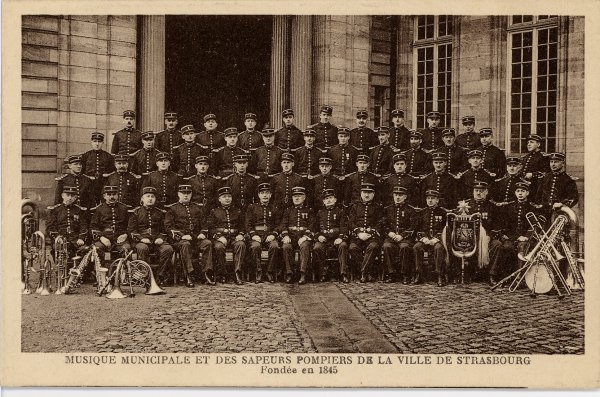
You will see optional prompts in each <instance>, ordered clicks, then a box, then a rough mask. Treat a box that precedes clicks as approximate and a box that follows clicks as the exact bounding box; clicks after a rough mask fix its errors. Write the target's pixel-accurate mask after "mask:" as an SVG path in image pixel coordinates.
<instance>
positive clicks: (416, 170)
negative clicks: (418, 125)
mask: <svg viewBox="0 0 600 397" xmlns="http://www.w3.org/2000/svg"><path fill="white" fill-rule="evenodd" d="M422 141H423V134H422V133H421V132H420V131H414V130H413V131H411V132H410V149H409V150H407V151H406V152H404V154H405V155H406V172H407V173H408V174H410V175H412V176H415V177H420V176H423V175H425V174H427V173H428V172H430V171H431V162H430V161H429V155H428V154H427V153H426V152H425V150H423V148H422V147H421V142H422Z"/></svg>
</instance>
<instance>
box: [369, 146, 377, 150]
mask: <svg viewBox="0 0 600 397" xmlns="http://www.w3.org/2000/svg"><path fill="white" fill-rule="evenodd" d="M377 146H379V145H375V146H371V147H369V150H373V149H375V148H376V147H377Z"/></svg>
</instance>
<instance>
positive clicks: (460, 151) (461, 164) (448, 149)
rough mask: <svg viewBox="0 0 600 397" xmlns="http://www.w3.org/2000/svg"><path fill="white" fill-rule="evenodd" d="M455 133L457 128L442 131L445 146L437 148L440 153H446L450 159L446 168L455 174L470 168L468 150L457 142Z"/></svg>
mask: <svg viewBox="0 0 600 397" xmlns="http://www.w3.org/2000/svg"><path fill="white" fill-rule="evenodd" d="M455 135H456V130H455V129H454V128H445V129H444V130H443V131H442V140H443V141H444V146H442V147H440V148H439V149H438V150H437V151H438V152H440V153H445V154H446V158H447V159H448V164H447V166H446V169H447V170H448V172H449V173H451V174H454V175H456V174H458V173H459V172H462V171H466V170H467V168H469V161H468V160H467V150H466V149H464V148H463V147H462V146H459V145H457V144H456V139H455Z"/></svg>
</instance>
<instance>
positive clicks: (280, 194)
mask: <svg viewBox="0 0 600 397" xmlns="http://www.w3.org/2000/svg"><path fill="white" fill-rule="evenodd" d="M294 161H295V158H294V155H293V154H292V153H287V152H286V153H283V154H282V155H281V169H282V171H281V172H280V173H279V174H277V175H275V176H273V179H271V187H272V188H273V203H274V204H275V206H277V208H280V209H282V210H285V209H287V208H289V207H291V206H292V188H293V187H294V186H304V187H306V182H305V180H304V178H302V176H300V175H299V174H297V173H295V172H294Z"/></svg>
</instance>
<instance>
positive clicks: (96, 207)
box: [90, 203, 104, 211]
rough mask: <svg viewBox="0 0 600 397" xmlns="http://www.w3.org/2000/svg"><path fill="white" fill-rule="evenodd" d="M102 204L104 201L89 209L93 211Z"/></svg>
mask: <svg viewBox="0 0 600 397" xmlns="http://www.w3.org/2000/svg"><path fill="white" fill-rule="evenodd" d="M102 204H104V203H100V204H98V205H97V206H95V207H94V208H90V211H95V210H96V209H97V208H98V207H100V206H101V205H102Z"/></svg>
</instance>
